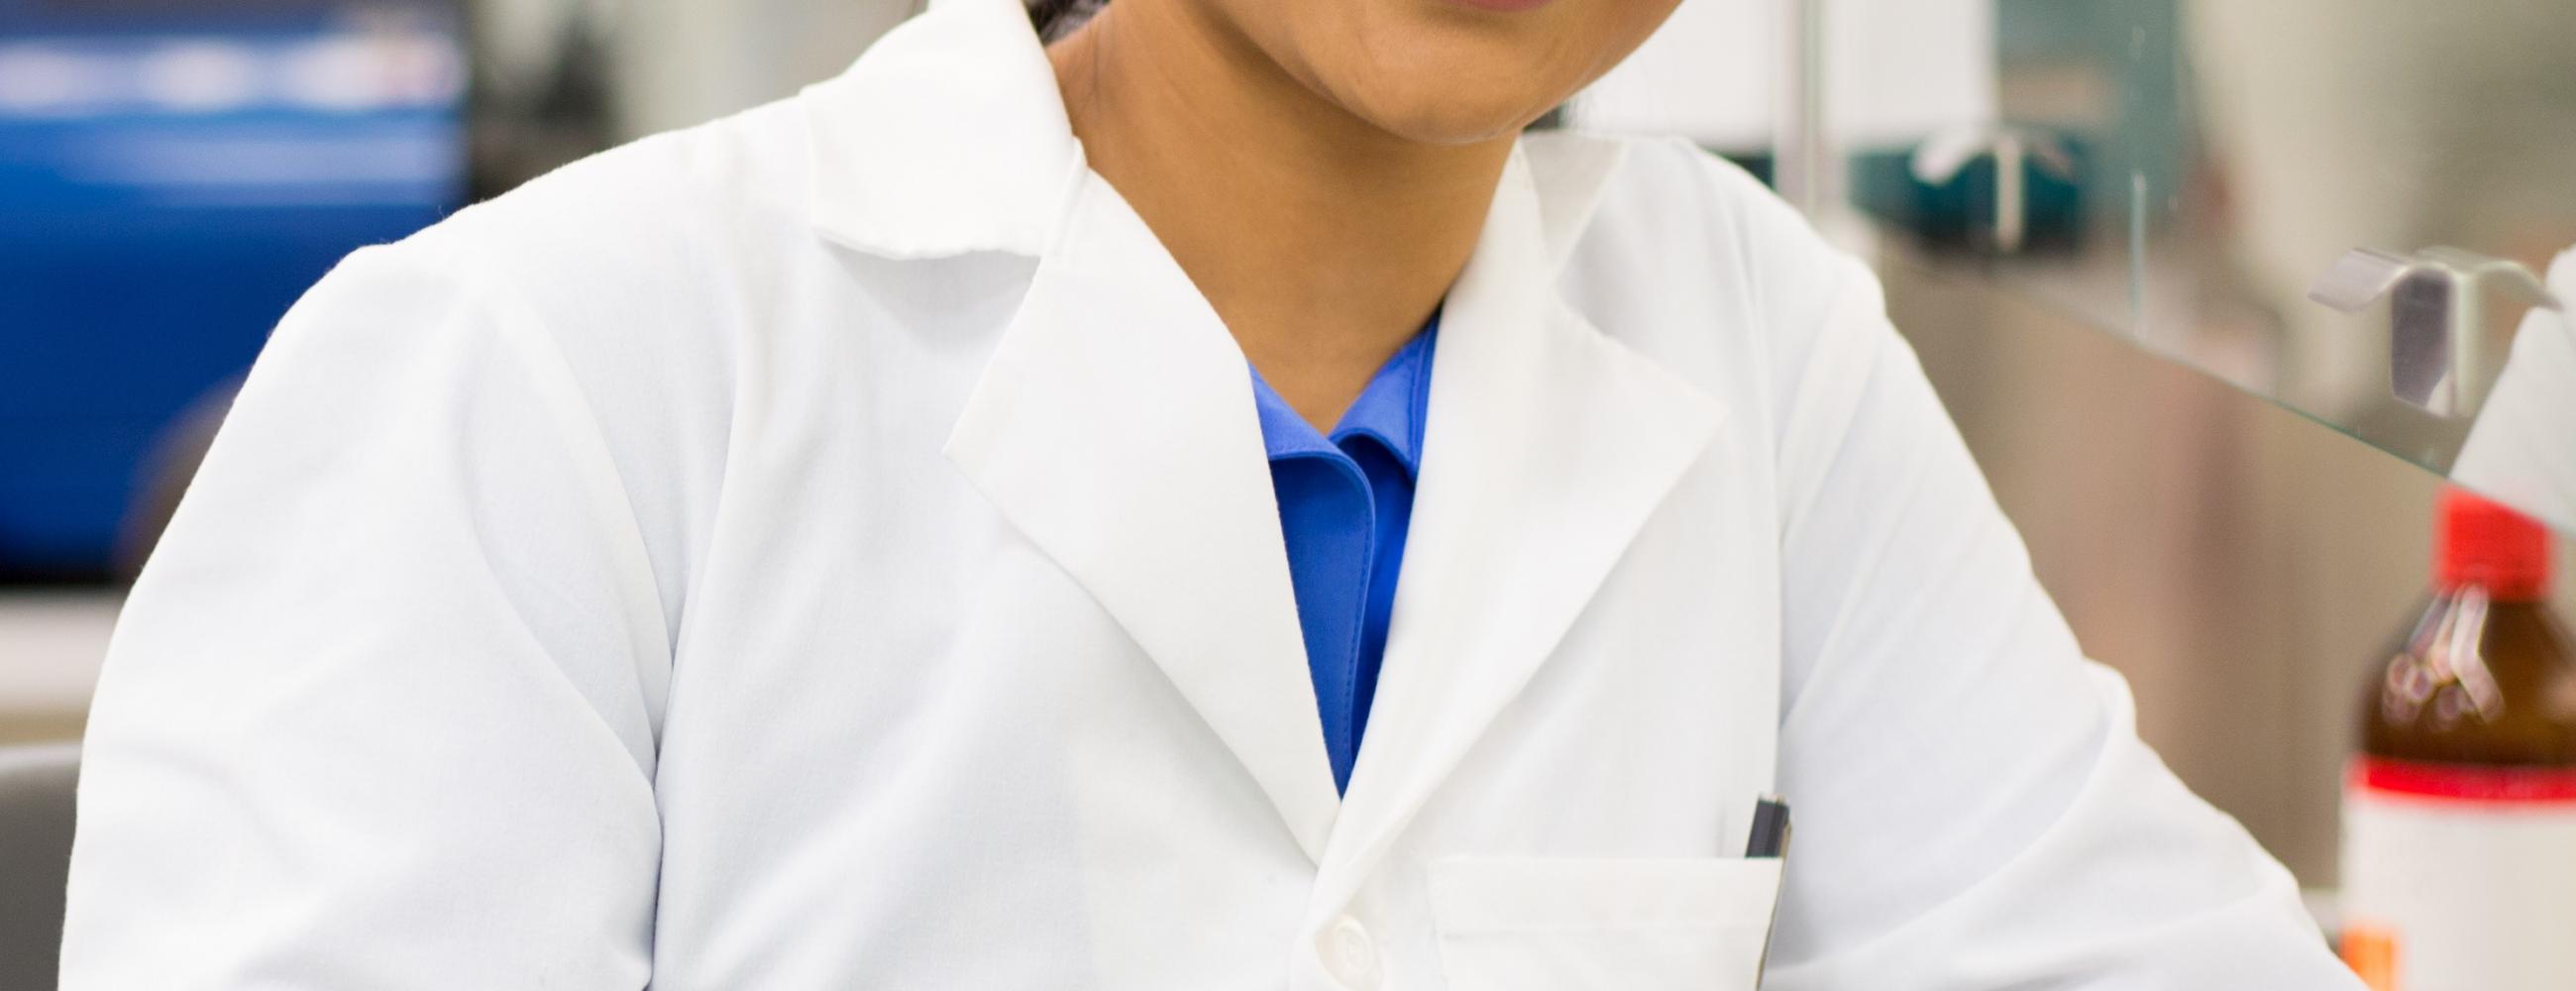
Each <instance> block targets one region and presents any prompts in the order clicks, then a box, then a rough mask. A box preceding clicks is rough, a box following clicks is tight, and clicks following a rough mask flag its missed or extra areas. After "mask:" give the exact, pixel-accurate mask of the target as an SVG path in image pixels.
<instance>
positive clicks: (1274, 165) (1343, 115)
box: [1048, 0, 1511, 429]
mask: <svg viewBox="0 0 2576 991" xmlns="http://www.w3.org/2000/svg"><path fill="white" fill-rule="evenodd" d="M1291 2H1293V0H1291ZM1208 6H1209V5H1208V4H1206V3H1203V2H1196V0H1115V2H1113V3H1111V4H1109V5H1108V7H1107V8H1105V9H1104V10H1103V11H1102V12H1101V13H1100V14H1099V15H1098V16H1097V17H1095V18H1093V20H1092V22H1091V23H1090V24H1087V25H1085V26H1084V27H1083V28H1082V29H1081V30H1079V31H1077V32H1075V33H1074V34H1073V35H1071V36H1069V37H1067V38H1064V39H1063V40H1061V41H1058V42H1057V43H1056V44H1054V45H1053V46H1051V47H1050V48H1049V49H1048V55H1049V56H1050V57H1051V58H1052V60H1053V61H1054V63H1055V71H1056V81H1057V85H1058V86H1059V88H1061V89H1062V90H1063V92H1064V98H1065V109H1066V111H1067V112H1068V113H1069V114H1070V115H1071V117H1072V121H1073V130H1074V133H1075V135H1076V136H1078V137H1080V138H1081V139H1082V143H1083V148H1084V152H1085V154H1086V156H1087V157H1088V159H1089V161H1090V163H1091V167H1092V169H1093V170H1095V171H1097V172H1099V173H1100V174H1101V175H1102V176H1103V177H1105V178H1107V179H1108V180H1109V182H1110V183H1111V184H1112V185H1113V186H1116V187H1117V189H1118V191H1119V193H1120V194H1121V195H1122V196H1124V197H1125V198H1126V199H1127V201H1128V203H1129V204H1131V205H1133V206H1134V207H1135V209H1136V212H1137V214H1138V215H1139V216H1141V217H1143V218H1144V220H1145V224H1146V226H1148V227H1150V228H1152V230H1153V231H1154V234H1155V236H1156V237H1158V238H1160V239H1161V240H1162V242H1163V245H1164V247H1166V248H1167V249H1169V250H1170V251H1171V253H1172V256H1173V258H1174V259H1176V260H1177V261H1179V263H1180V266H1181V269H1182V271H1184V272H1186V273H1188V274H1189V277H1190V280H1191V281H1192V282H1193V283H1195V284H1196V285H1197V287H1198V289H1199V291H1200V292H1201V293H1202V294H1204V295H1205V296H1206V297H1207V299H1208V302H1209V303H1210V304H1211V305H1213V306H1214V307H1215V309H1216V312H1217V315H1218V316H1220V317H1222V318H1223V319H1224V320H1225V325H1226V328H1227V329H1228V330H1230V331H1231V332H1233V334H1234V338H1235V341H1236V343H1237V344H1238V345H1239V346H1241V347H1242V349H1243V352H1244V354H1245V355H1246V356H1247V357H1249V358H1250V359H1251V360H1252V363H1253V365H1254V367H1256V368H1259V369H1260V370H1261V375H1262V377H1263V378H1264V379H1265V380H1267V381H1268V382H1269V383H1270V385H1271V387H1272V388H1274V389H1276V390H1278V392H1279V394H1280V396H1281V397H1282V398H1284V399H1286V400H1287V401H1288V403H1289V405H1291V406H1293V407H1295V408H1296V410H1297V412H1298V414H1299V415H1301V416H1303V417H1304V418H1305V419H1306V420H1307V422H1309V423H1312V424H1314V425H1316V427H1317V428H1318V429H1329V428H1330V427H1331V426H1332V424H1333V422H1334V421H1335V420H1338V419H1339V418H1340V416H1341V414H1342V411H1343V410H1345V409H1347V408H1349V406H1350V403H1351V401H1352V400H1353V399H1355V398H1357V397H1358V395H1359V393H1360V390H1361V389H1362V388H1363V387H1365V386H1366V385H1367V384H1368V380H1369V378H1370V376H1371V375H1373V374H1374V373H1375V372H1376V370H1377V368H1378V366H1379V365H1381V364H1383V363H1385V361H1386V359H1387V358H1388V357H1389V356H1390V355H1393V354H1394V353H1395V351H1396V349H1397V348H1399V347H1401V346H1402V345H1403V344H1404V342H1405V341H1406V340H1408V339H1410V338H1411V337H1412V336H1413V334H1414V332H1415V331H1417V330H1419V329H1420V328H1421V326H1422V324H1423V322H1424V321H1425V320H1426V319H1428V318H1429V317H1430V315H1431V313H1432V311H1433V310H1434V309H1435V308H1437V307H1438V306H1439V303H1440V299H1441V297H1442V296H1443V295H1444V294H1446V293H1447V292H1448V290H1449V284H1450V283H1451V282H1452V281H1453V280H1455V279H1456V278H1457V276H1458V272H1459V270H1460V269H1462V268H1464V267H1465V266H1466V263H1467V256H1468V255H1469V254H1470V253H1471V252H1473V251H1474V249H1475V244H1476V238H1477V235H1478V233H1479V232H1480V231H1481V230H1482V228H1483V226H1484V220H1485V211H1486V209H1487V207H1488V206H1489V205H1490V203H1491V201H1492V199H1493V191H1494V186H1495V184H1496V183H1497V182H1498V181H1499V180H1500V177H1501V175H1502V169H1503V164H1504V162H1505V160H1506V158H1507V157H1508V156H1509V154H1510V151H1511V138H1510V136H1508V135H1507V136H1504V137H1501V138H1497V139H1493V140H1490V141H1485V142H1480V143H1477V144H1471V145H1457V146H1443V145H1429V144H1422V143H1418V142H1411V141H1406V140H1403V139H1401V138H1398V137H1396V136H1394V135H1391V134H1388V133H1386V132H1385V131H1383V130H1379V129H1378V128H1376V127H1374V126H1373V125H1371V124H1369V123H1368V122H1366V121H1364V120H1361V119H1360V118H1358V117H1356V116H1354V115H1352V114H1351V113H1349V112H1348V111H1345V110H1343V109H1342V108H1341V107H1339V106H1337V105H1335V104H1333V103H1331V102H1329V101H1327V100H1325V99H1323V98H1321V97H1319V96H1317V95H1316V94H1315V93H1313V92H1312V91H1310V90H1308V89H1307V88H1306V87H1305V86H1304V85H1303V84H1301V83H1299V82H1298V81H1297V80H1295V79H1293V78H1291V77H1290V76H1289V75H1288V74H1287V73H1286V72H1285V71H1283V70H1281V69H1280V68H1279V67H1278V66H1277V65H1276V64H1275V63H1273V62H1271V61H1270V60H1269V59H1268V57H1267V56H1264V55H1263V54H1262V53H1261V52H1260V51H1259V50H1257V49H1255V48H1254V47H1253V45H1252V43H1251V42H1250V41H1249V40H1248V39H1245V38H1243V37H1241V36H1240V35H1238V34H1236V33H1234V32H1233V31H1231V30H1230V29H1229V28H1227V27H1226V26H1225V25H1224V24H1222V23H1221V22H1220V21H1219V20H1218V19H1217V17H1216V15H1214V14H1212V13H1210V12H1209V11H1208V9H1207V8H1208Z"/></svg>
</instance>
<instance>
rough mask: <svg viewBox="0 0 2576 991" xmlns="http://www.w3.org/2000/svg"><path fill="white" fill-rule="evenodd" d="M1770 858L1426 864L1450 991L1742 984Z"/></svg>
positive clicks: (1775, 880)
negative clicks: (1451, 990) (1429, 868)
mask: <svg viewBox="0 0 2576 991" xmlns="http://www.w3.org/2000/svg"><path fill="white" fill-rule="evenodd" d="M1779 892H1780V861H1778V860H1745V859H1729V858H1717V857H1707V858H1674V859H1621V860H1590V859H1483V858H1458V859H1450V860H1443V861H1439V862H1436V863H1434V864H1432V865H1431V908H1432V914H1433V916H1434V921H1435V924H1436V926H1437V929H1438V934H1439V942H1440V961H1441V969H1442V970H1443V971H1444V972H1445V973H1446V974H1447V976H1448V979H1449V986H1450V987H1451V988H1452V989H1454V991H1541V989H1545V991H1567V989H1572V988H1604V989H1609V988H1617V989H1622V991H1657V989H1667V988H1669V989H1675V991H1679V989H1683V988H1688V989H1693V991H1752V988H1753V986H1754V984H1755V980H1756V978H1757V976H1758V972H1759V970H1760V967H1761V957H1762V947H1763V942H1764V940H1765V938H1766V937H1767V935H1768V933H1769V930H1770V924H1771V914H1772V912H1771V908H1772V903H1773V901H1774V900H1775V899H1777V898H1778V897H1779Z"/></svg>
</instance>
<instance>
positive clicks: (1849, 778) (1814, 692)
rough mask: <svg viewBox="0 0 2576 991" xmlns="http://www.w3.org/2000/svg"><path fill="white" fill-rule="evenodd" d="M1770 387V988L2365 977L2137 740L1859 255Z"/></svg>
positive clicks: (2118, 694) (2333, 984) (2270, 990)
mask: <svg viewBox="0 0 2576 991" xmlns="http://www.w3.org/2000/svg"><path fill="white" fill-rule="evenodd" d="M1827 267H1828V268H1830V269H1832V270H1833V273H1832V277H1831V283H1830V284H1839V285H1840V286H1842V287H1843V288H1842V289H1841V290H1840V291H1839V292H1838V293H1836V294H1834V295H1833V297H1832V299H1833V300H1834V301H1833V303H1832V304H1831V306H1830V307H1829V309H1828V310H1827V312H1826V313H1825V316H1824V318H1823V320H1822V325H1821V327H1820V329H1818V330H1817V331H1815V335H1816V336H1815V337H1814V338H1813V339H1812V340H1810V341H1807V342H1805V347H1804V350H1803V352H1801V354H1800V360H1799V361H1797V362H1795V363H1794V364H1793V365H1791V366H1790V367H1788V368H1787V369H1786V370H1785V374H1784V375H1783V376H1782V380H1783V385H1782V388H1781V392H1780V394H1779V398H1778V400H1777V402H1778V403H1779V404H1780V406H1781V407H1782V408H1783V410H1784V412H1783V413H1782V414H1781V416H1780V427H1779V429H1780V431H1781V437H1780V441H1779V443H1780V448H1779V451H1780V455H1779V461H1780V464H1781V475H1780V485H1781V487H1782V510H1781V511H1782V519H1781V521H1780V525H1781V533H1782V554H1783V560H1784V564H1783V570H1784V586H1783V595H1784V602H1783V647H1784V653H1785V658H1786V660H1785V664H1784V669H1783V688H1782V695H1783V698H1782V705H1783V708H1782V710H1781V712H1782V714H1781V720H1782V722H1781V743H1780V753H1781V765H1780V777H1779V788H1780V790H1781V792H1782V794H1783V795H1785V796H1786V797H1787V798H1788V800H1789V801H1790V802H1791V804H1792V808H1793V810H1794V815H1795V821H1796V838H1795V841H1794V842H1793V844H1792V846H1791V852H1790V862H1789V867H1788V869H1787V878H1788V880H1787V892H1786V896H1785V898H1784V901H1783V904H1782V906H1781V912H1782V915H1781V919H1780V930H1779V935H1778V943H1777V944H1776V946H1775V949H1774V953H1773V955H1772V963H1773V974H1772V978H1771V979H1770V981H1769V982H1768V983H1766V984H1764V987H1765V988H1767V989H1773V991H1823V989H1856V988H1868V989H1871V991H1991V989H1996V988H2008V987H2009V988H2042V987H2045V988H2083V989H2103V991H2108V989H2128V988H2188V989H2193V991H2224V989H2239V988H2241V989H2246V991H2257V989H2261V991H2307V989H2338V991H2340V989H2345V988H2357V987H2358V985H2357V983H2356V982H2354V981H2353V979H2352V978H2351V977H2350V975H2349V974H2348V973H2347V972H2346V971H2344V970H2343V969H2342V968H2341V967H2340V966H2339V965H2338V964H2337V963H2336V962H2335V961H2334V959H2333V958H2332V957H2331V955H2330V954H2329V953H2328V952H2327V949H2326V947H2325V944H2324V942H2323V940H2322V938H2321V936H2320V934H2319V932H2318V930H2317V928H2316V926H2315V925H2314V923H2313V922H2312V921H2310V919H2309V918H2308V917H2307V915H2306V913H2305V912H2304V911H2303V909H2302V908H2301V905H2300V903H2299V900H2298V897H2297V892H2296V887H2295V885H2294V883H2293V881H2292V880H2291V877H2290V875H2289V873H2288V872H2287V871H2286V870H2284V869H2283V868H2282V867H2281V866H2280V864H2279V863H2278V862H2276V861H2275V860H2273V859H2272V858H2271V857H2270V856H2269V855H2268V854H2266V853H2265V852H2264V851H2263V850H2262V849H2260V848H2259V847H2258V846H2257V845H2256V844H2255V843H2254V841H2253V840H2252V839H2251V838H2250V837H2249V836H2248V835H2247V834H2246V833H2245V832H2244V831H2243V830H2242V829H2241V828H2239V827H2238V825H2237V824H2236V822H2235V821H2234V820H2232V819H2230V818H2228V817H2226V816H2224V815H2222V814H2220V813H2219V812H2218V811H2217V810H2215V809H2213V808H2211V807H2210V806H2208V805H2207V804H2205V803H2204V802H2202V801H2201V800H2200V799H2198V798H2197V797H2195V796H2193V795H2192V794H2191V793H2190V792H2189V791H2187V790H2186V789H2185V788H2184V787H2183V786H2182V785H2181V784H2180V783H2179V782H2178V781H2177V780H2176V779H2175V778H2174V776H2173V775H2172V774H2171V773H2170V772H2169V771H2167V769H2166V768H2165V767H2164V765H2163V764H2162V763H2161V762H2160V761H2159V760H2158V759H2157V758H2156V757H2155V755H2154V754H2153V753H2152V752H2150V751H2149V750H2148V748H2147V747H2146V746H2145V745H2144V744H2143V743H2141V742H2140V741H2139V740H2138V738H2137V735H2136V731H2135V728H2134V726H2133V722H2132V706H2131V701H2130V698H2129V695H2128V692H2127V688H2126V685H2125V683H2124V682H2123V681H2122V680H2121V679H2120V678H2119V677H2118V676H2117V675H2115V674H2113V673H2111V672H2110V671H2109V670H2108V669H2106V668H2102V667H2100V666H2098V665H2095V664H2093V663H2091V662H2089V661H2087V660H2085V659H2084V657H2083V655H2082V653H2081V651H2080V650H2079V649H2078V647H2077V645H2076V642H2075V639H2074V637H2073V636H2072V635H2071V633H2070V632H2069V631H2068V629H2067V627H2066V624H2065V622H2064V620H2063V619H2061V618H2060V616H2059V614H2058V612H2057V610H2056V608H2055V606H2054V605H2053V604H2051V602H2050V601H2049V599H2048V597H2047V595H2046V593H2044V592H2043V591H2042V590H2041V589H2040V587H2039V585H2038V582H2037V581H2036V580H2035V579H2034V577H2033V576H2032V573H2031V570H2030V566H2029V561H2028V556H2027V554H2026V552H2025V551H2024V549H2023V547H2022V545H2021V542H2020V540H2019V538H2018V537H2017V536H2016V535H2015V533H2014V532H2013V529H2012V527H2011V525H2010V524H2009V523H2008V522H2006V520H2005V519H2004V516H2003V514H2002V512H2001V511H2000V510H1999V509H1998V508H1997V506H1996V504H1995V502H1994V499H1993V497H1992V496H1991V494H1990V493H1989V492H1988V490H1987V488H1986V485H1985V482H1984V480H1983V478H1982V477H1981V476H1980V474H1979V473H1978V471H1977V468H1976V465H1975V464H1974V463H1973V461H1972V460H1971V459H1970V457H1969V454H1968V451H1967V449H1966V447H1965V445H1964V444H1963V443H1962V442H1961V440H1960V438H1959V436H1958V434H1957V431H1956V429H1955V428H1954V427H1953V426H1952V425H1951V423H1950V420H1949V418H1948V417H1947V416H1946V415H1945V414H1944V413H1943V411H1942V409H1941V406H1940V403H1939V401H1938V399H1936V398H1935V396H1934V395H1933V393H1932V390H1931V388H1930V386H1929V384H1928V383H1927V382H1926V381H1925V379H1924V377H1923V374H1922V372H1921V370H1920V368H1919V366H1918V365H1917V363H1916V361H1915V359H1914V355H1913V352H1912V351H1911V349H1909V348H1908V347H1907V346H1906V344H1905V343H1904V341H1903V339H1902V338H1900V337H1899V336H1898V335H1897V334H1896V332H1895V330H1894V328H1893V327H1891V326H1890V325H1889V323H1888V321H1887V319H1886V317H1885V314H1884V306H1883V304H1882V302H1881V299H1880V295H1879V290H1878V287H1877V283H1876V280H1875V279H1874V278H1872V277H1871V276H1870V275H1869V273H1868V272H1867V271H1866V270H1864V269H1862V268H1861V267H1860V266H1859V265H1858V264H1857V263H1853V262H1850V261H1848V260H1847V259H1840V258H1839V257H1837V258H1836V259H1835V261H1834V262H1833V263H1832V264H1831V265H1829V266H1827Z"/></svg>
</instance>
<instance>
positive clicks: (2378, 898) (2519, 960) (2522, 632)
mask: <svg viewBox="0 0 2576 991" xmlns="http://www.w3.org/2000/svg"><path fill="white" fill-rule="evenodd" d="M2438 544H2439V546H2438V548H2437V550H2436V553H2435V563H2434V595H2433V601H2432V604H2431V605H2430V606H2429V607H2428V608H2427V609H2426V610H2425V611H2424V615H2423V617H2422V618H2421V619H2419V620H2418V621H2417V622H2416V624H2415V626H2414V628H2413V630H2412V631H2411V632H2410V633H2409V634H2408V635H2407V636H2406V639H2405V641H2404V642H2403V643H2402V644H2401V645H2400V646H2399V647H2398V649H2397V650H2396V651H2395V656H2394V657H2392V658H2390V659H2389V660H2388V661H2387V663H2385V664H2384V665H2381V666H2379V668H2378V669H2377V670H2375V671H2374V672H2373V677H2372V679H2371V684H2370V687H2369V690H2368V691H2367V692H2366V693H2365V697H2364V700H2363V703H2362V711H2361V725H2362V734H2361V737H2362V739H2361V752H2360V754H2359V755H2358V756H2357V757H2355V759H2354V760H2353V762H2352V766H2351V769H2350V771H2349V773H2348V775H2347V777H2346V781H2345V787H2344V843H2343V914H2344V924H2345V936H2344V954H2345V958H2346V959H2347V960H2350V961H2351V962H2352V963H2353V964H2354V966H2355V969H2357V970H2359V971H2360V972H2361V973H2362V975H2363V977H2365V978H2366V979H2368V980H2369V982H2370V983H2371V984H2372V985H2373V986H2374V987H2375V988H2377V989H2378V991H2472V989H2474V991H2544V989H2547V991H2567V989H2569V988H2576V651H2571V649H2570V641H2569V638H2568V636H2567V633H2566V630H2565V629H2564V628H2563V627H2561V626H2560V625H2559V623H2558V621H2557V619H2556V618H2555V617H2553V616H2551V615H2550V613H2549V611H2548V609H2547V607H2546V606H2545V605H2544V603H2543V601H2542V600H2543V597H2544V595H2545V594H2546V592H2547V590H2548V584H2549V532H2548V530H2546V529H2545V528H2543V527H2542V526H2541V525H2540V524H2538V523H2536V522H2533V521H2532V520H2530V519H2529V518H2527V517H2524V516H2522V515H2520V514H2517V513H2515V512H2514V511H2512V510H2511V509H2508V508H2506V507H2503V506H2500V505H2497V504H2495V503H2493V502H2489V501H2487V500H2485V499H2482V498H2479V497H2477V496H2475V495H2471V494H2469V493H2467V492H2463V491H2458V490H2452V491H2449V492H2445V493H2444V494H2443V497H2442V504H2441V523H2440V527H2439V530H2438Z"/></svg>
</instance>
